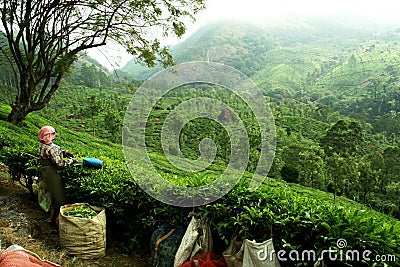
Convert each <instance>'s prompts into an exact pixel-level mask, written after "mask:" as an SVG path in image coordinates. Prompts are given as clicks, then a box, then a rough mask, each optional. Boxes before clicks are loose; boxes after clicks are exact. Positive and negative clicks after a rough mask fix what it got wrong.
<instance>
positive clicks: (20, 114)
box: [7, 103, 30, 125]
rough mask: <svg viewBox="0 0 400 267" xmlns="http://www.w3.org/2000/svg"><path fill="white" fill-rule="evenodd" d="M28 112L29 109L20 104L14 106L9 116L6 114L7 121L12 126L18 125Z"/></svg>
mask: <svg viewBox="0 0 400 267" xmlns="http://www.w3.org/2000/svg"><path fill="white" fill-rule="evenodd" d="M29 112H30V111H29V108H28V107H26V106H25V105H23V104H22V103H19V104H15V105H13V106H12V110H11V112H10V114H8V118H7V121H8V122H10V123H12V124H14V125H18V124H20V123H21V122H22V121H23V120H24V119H25V118H26V116H27V115H28V114H29Z"/></svg>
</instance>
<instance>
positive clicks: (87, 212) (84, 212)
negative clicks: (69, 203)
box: [65, 205, 97, 219]
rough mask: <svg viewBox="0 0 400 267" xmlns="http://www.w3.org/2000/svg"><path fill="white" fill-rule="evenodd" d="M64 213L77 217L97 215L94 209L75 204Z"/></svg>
mask: <svg viewBox="0 0 400 267" xmlns="http://www.w3.org/2000/svg"><path fill="white" fill-rule="evenodd" d="M65 215H67V216H71V217H78V218H86V219H92V218H93V217H95V216H96V215H97V213H96V211H94V210H92V209H91V208H90V207H86V206H83V205H82V206H77V207H74V208H73V209H71V210H70V211H68V212H67V213H66V214H65Z"/></svg>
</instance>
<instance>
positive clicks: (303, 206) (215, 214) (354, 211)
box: [0, 105, 400, 266]
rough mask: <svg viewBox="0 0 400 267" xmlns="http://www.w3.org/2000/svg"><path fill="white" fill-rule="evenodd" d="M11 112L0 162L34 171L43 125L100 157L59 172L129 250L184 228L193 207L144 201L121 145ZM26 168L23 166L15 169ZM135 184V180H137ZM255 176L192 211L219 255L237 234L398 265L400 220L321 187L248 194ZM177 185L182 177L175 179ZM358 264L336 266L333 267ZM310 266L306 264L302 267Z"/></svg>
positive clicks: (1, 137) (270, 182) (61, 140)
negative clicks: (170, 227)
mask: <svg viewBox="0 0 400 267" xmlns="http://www.w3.org/2000/svg"><path fill="white" fill-rule="evenodd" d="M9 110H10V108H9V107H8V106H6V105H1V108H0V118H1V120H0V149H1V150H0V155H1V162H3V163H5V164H7V165H9V166H10V168H12V166H24V167H27V166H37V162H35V159H34V158H33V159H32V158H30V157H28V158H27V157H26V154H25V153H29V154H32V155H36V153H37V132H38V130H39V128H40V127H41V126H43V125H46V124H50V125H54V127H55V128H56V130H57V132H58V135H57V139H56V141H57V144H59V145H60V146H62V147H63V148H65V149H69V150H71V151H73V152H74V153H75V155H76V157H77V158H78V159H79V160H82V158H83V157H96V158H99V159H102V160H103V161H104V167H103V168H102V169H100V170H91V169H86V168H83V167H72V168H69V169H66V170H63V171H62V174H63V177H64V179H65V182H66V185H67V188H68V196H69V200H70V201H71V202H77V201H84V202H88V203H90V204H92V205H98V206H103V207H105V208H106V213H107V221H108V223H109V225H110V232H111V235H113V236H114V237H117V236H118V237H119V238H121V240H125V242H126V246H127V247H128V248H130V249H135V248H136V249H137V248H141V249H148V247H147V246H148V244H149V240H150V235H151V233H152V232H153V231H154V230H155V229H157V227H158V226H159V225H160V224H161V223H163V222H169V223H173V224H176V225H179V226H183V227H184V226H186V225H187V223H188V219H187V215H188V213H189V212H190V211H192V209H190V208H179V207H173V206H168V205H165V204H163V203H161V202H159V201H157V200H155V199H153V198H152V197H150V196H149V195H147V194H146V193H145V192H144V191H143V190H142V189H141V188H140V187H138V185H137V183H136V182H135V179H134V178H135V177H132V176H131V175H130V173H129V171H128V169H127V166H126V164H125V160H124V155H123V152H122V148H121V146H120V145H119V144H114V143H112V142H109V141H106V140H103V139H99V138H95V137H92V136H91V135H89V134H86V133H79V132H75V131H71V130H68V129H67V128H65V127H63V126H60V125H58V124H56V123H54V122H52V121H49V120H47V119H44V118H42V117H40V116H37V115H34V114H31V115H29V116H28V118H27V120H25V121H24V122H23V123H22V125H20V126H19V127H17V126H14V125H12V124H9V123H7V122H5V121H4V120H3V119H4V118H5V117H6V115H7V113H8V112H9ZM151 158H152V161H153V163H154V164H155V165H159V166H164V167H163V168H160V170H159V173H160V174H161V175H163V176H165V177H167V178H168V179H170V180H171V181H173V182H175V183H182V181H181V179H180V177H181V176H183V173H180V172H179V171H177V170H173V169H168V166H169V164H168V163H167V162H166V159H165V156H163V155H161V154H158V153H157V152H152V153H151ZM18 164H21V165H18ZM134 168H135V170H134V172H135V173H137V175H138V176H140V175H141V174H143V173H144V172H146V171H147V170H146V169H145V168H144V166H139V165H138V166H135V167H134ZM210 175H211V176H212V175H213V172H210V171H206V172H204V173H197V174H196V175H193V177H190V176H188V175H187V174H186V177H185V178H186V180H187V181H190V180H191V179H193V181H194V184H196V181H199V182H201V180H203V178H204V177H208V176H210ZM136 178H138V177H136ZM250 178H251V175H250V173H246V174H245V175H244V177H243V179H242V180H240V182H239V183H238V184H237V185H236V187H235V188H234V189H233V190H232V191H231V192H229V193H228V194H227V195H225V196H224V197H223V198H221V199H219V200H218V201H216V202H213V203H211V204H208V205H205V206H200V207H198V208H197V209H196V210H195V211H196V212H197V214H198V215H206V216H208V218H209V219H210V221H211V225H212V230H213V237H214V239H215V243H216V247H217V250H219V251H220V252H221V251H222V250H224V249H225V248H226V246H227V242H228V241H229V240H230V238H231V236H232V234H233V233H234V232H235V231H238V233H239V237H241V238H244V237H245V236H246V237H247V238H250V239H255V240H258V241H262V240H265V239H269V238H271V237H273V240H274V244H275V249H276V250H277V251H278V250H285V251H287V253H289V252H290V251H291V250H297V251H302V250H311V249H313V250H315V251H316V252H317V253H321V252H322V251H323V250H328V249H329V248H332V249H337V250H338V249H339V248H340V247H339V248H338V243H337V242H338V240H341V239H345V240H346V242H347V246H346V249H349V250H358V251H365V250H370V251H371V254H370V256H371V258H372V257H373V256H375V255H394V256H396V257H397V259H400V250H399V247H400V222H399V221H398V220H396V219H394V218H392V217H389V216H387V215H384V214H381V213H379V212H376V211H374V210H372V209H370V208H369V207H367V206H363V205H361V204H358V203H356V202H353V201H350V200H348V199H347V198H344V197H337V198H336V200H334V196H333V195H332V194H330V193H325V192H322V191H319V190H316V189H311V188H308V187H303V186H300V185H296V184H291V183H287V182H284V181H283V180H280V179H273V178H268V179H266V180H265V182H264V183H263V184H262V185H261V186H260V187H259V188H258V190H256V191H255V192H252V193H250V192H249V191H248V188H247V185H248V182H249V179H250ZM174 179H177V180H176V181H174ZM155 186H156V185H155ZM346 263H347V264H355V263H354V262H353V263H351V262H350V263H349V262H346V261H342V262H340V261H336V262H335V266H345V264H346ZM281 264H282V266H295V265H296V264H297V265H298V264H299V262H282V263H281ZM303 264H305V263H303ZM386 264H387V266H397V265H398V264H399V261H397V262H389V261H387V262H386ZM356 265H357V266H375V265H374V262H372V261H371V262H367V261H365V262H357V263H356Z"/></svg>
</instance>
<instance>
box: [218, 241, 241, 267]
mask: <svg viewBox="0 0 400 267" xmlns="http://www.w3.org/2000/svg"><path fill="white" fill-rule="evenodd" d="M236 239H237V236H236V235H234V236H233V237H232V239H231V241H230V243H229V245H228V247H227V249H226V250H225V251H224V252H222V256H224V259H225V262H226V264H227V266H228V267H242V266H243V252H244V251H243V250H244V246H243V242H242V241H237V240H236Z"/></svg>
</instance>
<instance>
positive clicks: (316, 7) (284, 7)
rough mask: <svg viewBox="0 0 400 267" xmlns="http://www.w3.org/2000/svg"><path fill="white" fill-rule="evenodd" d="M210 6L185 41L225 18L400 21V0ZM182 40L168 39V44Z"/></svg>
mask: <svg viewBox="0 0 400 267" xmlns="http://www.w3.org/2000/svg"><path fill="white" fill-rule="evenodd" d="M206 6H207V8H206V10H203V11H202V12H200V13H199V14H198V15H197V16H196V22H195V23H187V24H186V26H187V28H188V30H187V34H186V35H185V36H184V38H186V37H188V36H189V35H191V34H193V33H194V32H195V31H196V30H197V29H198V28H199V27H201V26H202V25H204V24H205V23H206V22H208V21H212V20H217V19H224V18H230V19H239V20H243V21H249V22H254V21H260V20H263V19H267V18H273V17H279V16H283V15H290V14H313V15H315V14H319V15H324V14H329V15H340V14H349V13H354V14H357V15H362V16H365V17H366V18H368V19H370V20H374V21H388V20H397V21H400V8H399V7H400V0H206ZM399 25H400V23H399ZM184 38H183V39H184ZM178 41H179V40H177V39H174V40H168V43H176V42H178ZM89 54H90V55H91V56H94V57H95V58H96V59H97V60H98V61H99V62H100V63H101V64H103V65H105V66H106V67H107V68H110V69H112V67H111V65H110V64H109V62H114V63H113V64H114V67H115V68H118V67H122V66H124V64H125V63H126V62H127V61H128V60H129V59H130V57H129V56H128V55H127V54H124V53H120V54H118V55H117V54H115V48H111V49H110V48H108V49H107V48H104V47H102V48H99V50H97V49H96V50H93V51H91V52H90V53H89Z"/></svg>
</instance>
